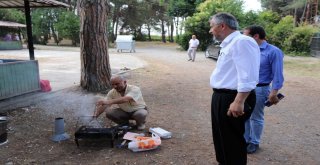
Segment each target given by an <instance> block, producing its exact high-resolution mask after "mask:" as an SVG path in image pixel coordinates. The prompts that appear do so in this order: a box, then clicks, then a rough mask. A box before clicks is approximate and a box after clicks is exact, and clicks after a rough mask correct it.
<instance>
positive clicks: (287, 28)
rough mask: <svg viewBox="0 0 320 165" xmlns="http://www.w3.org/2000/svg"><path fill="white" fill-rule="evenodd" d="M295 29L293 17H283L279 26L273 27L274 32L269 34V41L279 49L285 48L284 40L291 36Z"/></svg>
mask: <svg viewBox="0 0 320 165" xmlns="http://www.w3.org/2000/svg"><path fill="white" fill-rule="evenodd" d="M293 28H294V25H293V17H292V16H286V17H283V18H282V19H281V20H280V22H279V23H278V24H276V25H275V26H273V28H272V32H271V33H270V32H269V34H267V38H268V41H269V42H270V43H272V44H274V45H276V46H278V47H279V48H284V45H283V43H284V40H285V39H286V38H288V37H289V36H290V35H291V32H292V30H293Z"/></svg>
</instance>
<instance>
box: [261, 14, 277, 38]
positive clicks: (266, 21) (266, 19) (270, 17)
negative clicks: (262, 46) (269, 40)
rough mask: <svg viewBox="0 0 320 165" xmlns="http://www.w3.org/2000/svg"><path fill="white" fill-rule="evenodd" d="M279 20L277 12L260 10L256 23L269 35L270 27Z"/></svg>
mask: <svg viewBox="0 0 320 165" xmlns="http://www.w3.org/2000/svg"><path fill="white" fill-rule="evenodd" d="M280 20H281V17H280V16H279V14H278V13H276V12H273V11H271V10H266V11H262V12H260V13H259V15H258V18H257V20H256V24H257V25H260V26H262V27H264V29H265V31H266V33H267V36H270V35H271V34H272V33H273V32H272V28H273V27H274V26H275V25H276V24H277V23H278V22H279V21H280Z"/></svg>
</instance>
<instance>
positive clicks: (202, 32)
mask: <svg viewBox="0 0 320 165" xmlns="http://www.w3.org/2000/svg"><path fill="white" fill-rule="evenodd" d="M242 4H243V2H242V1H234V0H225V1H216V0H207V1H205V2H203V3H201V4H200V5H199V6H198V7H197V11H198V12H197V13H195V14H194V15H193V16H192V17H189V18H188V19H187V20H186V22H185V33H186V34H185V35H183V36H181V39H179V42H178V43H179V45H180V46H181V47H182V48H184V49H185V50H186V49H187V47H186V46H185V41H189V40H190V38H191V35H192V34H195V35H196V36H197V38H198V39H199V41H200V45H199V48H200V49H201V50H205V49H206V47H207V45H208V44H209V43H210V42H211V41H212V35H211V34H209V30H210V26H209V22H208V21H209V18H210V17H211V16H212V15H214V14H216V13H218V12H228V13H231V14H233V15H234V16H235V17H236V18H237V19H238V21H239V23H240V25H242V24H243V23H244V22H245V21H243V19H244V18H245V16H244V14H243V11H242ZM186 38H188V40H186ZM187 43H188V42H187Z"/></svg>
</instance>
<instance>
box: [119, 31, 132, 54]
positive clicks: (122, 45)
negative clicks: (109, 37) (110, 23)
mask: <svg viewBox="0 0 320 165" xmlns="http://www.w3.org/2000/svg"><path fill="white" fill-rule="evenodd" d="M116 45H117V52H119V50H120V51H121V52H122V50H128V51H130V53H131V52H136V50H135V41H134V40H133V36H132V35H118V36H117V39H116Z"/></svg>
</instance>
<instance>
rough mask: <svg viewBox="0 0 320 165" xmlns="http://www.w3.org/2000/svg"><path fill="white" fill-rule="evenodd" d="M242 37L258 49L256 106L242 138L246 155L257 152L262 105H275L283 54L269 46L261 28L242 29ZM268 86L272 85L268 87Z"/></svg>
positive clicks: (280, 86) (274, 47)
mask: <svg viewBox="0 0 320 165" xmlns="http://www.w3.org/2000/svg"><path fill="white" fill-rule="evenodd" d="M243 34H244V35H247V36H250V37H252V38H254V39H255V40H256V42H257V43H258V45H259V47H260V53H261V56H260V70H259V84H258V85H257V87H256V105H255V108H254V110H253V112H252V114H251V117H250V119H248V120H247V121H246V128H245V134H244V137H245V139H246V141H247V144H248V146H247V153H249V154H251V153H254V152H256V151H257V149H258V148H259V143H260V139H261V135H262V132H263V126H264V107H265V105H264V103H265V101H267V100H268V101H269V102H270V103H271V105H272V104H277V103H278V102H279V99H278V97H277V94H278V91H279V90H280V89H281V88H282V85H283V81H284V78H283V53H282V51H281V50H280V49H279V48H277V47H276V46H274V45H271V44H269V43H268V42H267V41H266V39H265V37H266V33H265V31H264V29H263V27H261V26H256V25H252V26H249V27H247V28H245V29H244V31H243ZM270 84H272V85H271V86H270Z"/></svg>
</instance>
